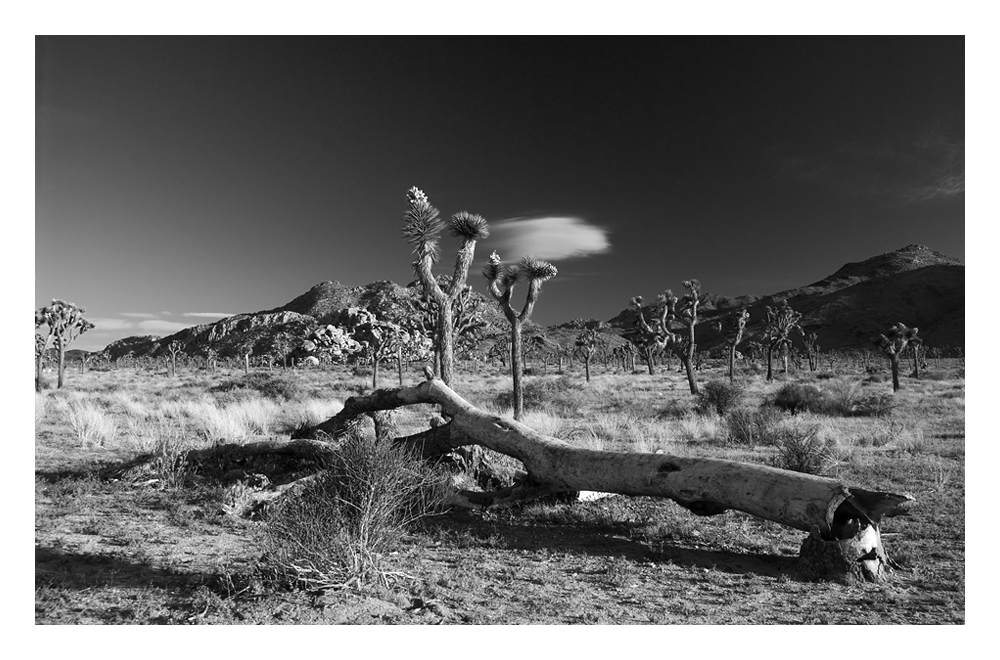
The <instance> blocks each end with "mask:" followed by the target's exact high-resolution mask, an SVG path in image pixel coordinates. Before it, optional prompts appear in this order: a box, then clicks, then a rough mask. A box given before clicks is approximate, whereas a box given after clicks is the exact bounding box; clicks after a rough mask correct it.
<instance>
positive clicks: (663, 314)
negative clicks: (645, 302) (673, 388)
mask: <svg viewBox="0 0 1000 660" xmlns="http://www.w3.org/2000/svg"><path fill="white" fill-rule="evenodd" d="M682 284H683V285H684V288H686V289H687V290H688V292H687V293H685V294H684V297H683V298H677V296H675V295H674V294H673V292H671V291H670V289H667V291H666V292H665V293H663V294H661V295H659V296H657V299H656V307H655V308H654V310H655V311H654V314H655V313H656V312H658V316H654V318H653V324H650V323H649V322H647V321H646V317H645V316H644V315H643V311H642V297H641V296H636V297H635V298H632V307H633V309H635V310H636V313H637V319H636V323H637V324H638V331H639V335H640V336H642V337H643V338H644V341H646V342H647V343H646V345H647V346H649V345H655V346H657V347H658V348H669V349H670V350H671V351H672V352H673V353H674V355H676V356H677V357H678V359H680V361H681V364H682V365H683V367H684V371H685V372H686V373H687V379H688V386H689V387H690V389H691V394H698V382H697V381H696V380H695V378H694V368H693V367H694V355H695V350H696V349H697V344H695V341H694V328H695V326H696V325H697V324H698V306H699V305H701V303H702V299H703V296H702V295H701V282H699V281H698V280H685V281H684V282H682ZM674 326H680V327H678V328H676V329H677V330H678V331H677V332H674ZM647 355H648V353H647ZM650 364H652V363H650Z"/></svg>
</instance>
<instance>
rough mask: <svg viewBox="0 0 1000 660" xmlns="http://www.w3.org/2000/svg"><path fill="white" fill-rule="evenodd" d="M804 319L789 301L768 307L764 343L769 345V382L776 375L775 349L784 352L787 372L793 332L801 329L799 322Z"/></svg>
mask: <svg viewBox="0 0 1000 660" xmlns="http://www.w3.org/2000/svg"><path fill="white" fill-rule="evenodd" d="M801 319H802V314H800V313H798V312H796V311H795V310H793V309H792V308H791V307H790V306H789V305H788V301H787V300H782V301H781V304H780V305H779V306H778V307H777V308H775V309H772V308H771V307H767V320H766V321H765V323H764V343H765V344H766V345H767V380H768V381H771V380H774V375H773V374H772V372H771V359H772V357H773V355H774V349H776V348H777V349H779V350H781V351H784V353H783V355H785V360H786V363H785V364H786V367H785V368H786V370H787V360H788V357H787V352H788V349H789V348H790V347H791V345H792V339H791V337H789V334H791V332H792V330H794V329H795V328H798V327H799V321H800V320H801Z"/></svg>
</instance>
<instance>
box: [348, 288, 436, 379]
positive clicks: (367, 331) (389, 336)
mask: <svg viewBox="0 0 1000 660" xmlns="http://www.w3.org/2000/svg"><path fill="white" fill-rule="evenodd" d="M347 317H348V320H347V325H348V326H349V328H350V330H351V336H352V337H353V339H354V340H355V341H357V342H358V343H359V344H360V345H361V348H362V350H363V351H364V353H365V355H366V356H367V357H369V358H371V361H372V389H375V388H376V387H378V368H379V364H380V363H381V362H382V361H383V360H385V359H388V358H391V357H393V356H395V358H396V365H397V372H398V375H399V381H400V387H402V386H403V382H402V381H403V359H404V353H405V354H406V356H407V357H417V358H422V357H426V356H427V351H428V350H429V348H430V346H429V343H430V342H429V341H428V340H427V338H426V337H424V336H423V335H421V334H420V333H419V332H416V331H414V332H410V331H408V330H407V329H406V328H404V327H403V326H401V325H399V324H398V323H392V322H390V321H385V320H382V319H379V318H378V317H377V316H376V315H375V314H374V313H372V312H371V311H369V310H367V309H358V308H353V307H352V308H350V309H348V310H347Z"/></svg>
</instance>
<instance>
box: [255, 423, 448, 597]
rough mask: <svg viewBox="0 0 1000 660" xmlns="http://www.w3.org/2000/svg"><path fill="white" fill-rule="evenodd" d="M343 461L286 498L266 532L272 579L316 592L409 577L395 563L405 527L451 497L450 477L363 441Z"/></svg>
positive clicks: (345, 448)
mask: <svg viewBox="0 0 1000 660" xmlns="http://www.w3.org/2000/svg"><path fill="white" fill-rule="evenodd" d="M339 458H340V461H339V464H338V465H337V466H335V467H334V468H331V469H330V470H328V471H327V472H324V473H321V474H320V475H318V476H317V477H316V478H315V479H314V480H313V481H312V482H311V483H309V484H308V485H307V486H306V487H305V488H303V489H302V490H301V491H300V492H299V493H297V494H295V495H293V496H291V497H288V498H285V499H284V500H283V501H282V502H281V503H280V504H279V505H278V506H277V507H276V508H275V510H274V511H273V512H272V513H271V514H270V515H269V517H268V519H267V521H266V523H265V525H264V527H263V529H262V534H261V541H262V545H263V548H264V550H265V555H264V559H263V567H264V572H265V574H267V575H269V576H270V577H271V578H273V579H275V580H277V581H279V582H281V583H285V584H288V585H290V586H299V587H305V588H309V589H331V588H347V587H354V588H362V587H369V586H374V585H382V586H389V585H390V584H391V583H392V582H394V581H396V580H397V579H399V578H403V577H406V576H404V575H403V574H401V573H398V572H395V571H393V570H392V568H391V567H390V566H389V565H388V561H389V559H388V558H389V553H390V552H391V551H392V549H393V548H394V547H395V546H396V545H397V544H398V542H399V539H400V537H401V536H402V535H403V533H404V532H405V530H406V529H407V528H409V527H410V526H412V525H413V524H414V523H415V522H417V521H418V520H420V519H421V518H423V517H425V516H426V515H428V514H429V513H431V512H433V511H434V510H435V509H436V508H437V507H438V506H439V505H440V503H441V501H442V500H443V499H444V496H445V492H446V485H447V483H448V481H449V479H448V475H447V474H446V473H444V472H443V471H439V470H434V469H431V468H429V467H427V466H426V464H424V463H423V462H422V461H420V460H419V459H418V458H416V457H415V456H414V455H412V454H410V453H408V452H406V451H404V450H402V449H400V448H398V447H395V446H393V445H392V443H391V442H386V441H379V440H377V439H374V438H370V437H364V436H360V435H359V436H354V437H352V438H351V439H350V440H349V441H347V442H345V443H344V444H343V445H342V446H341V449H340V454H339Z"/></svg>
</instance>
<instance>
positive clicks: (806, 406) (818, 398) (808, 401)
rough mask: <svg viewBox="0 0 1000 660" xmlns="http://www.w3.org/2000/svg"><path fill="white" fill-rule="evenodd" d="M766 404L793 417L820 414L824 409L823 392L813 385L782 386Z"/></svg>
mask: <svg viewBox="0 0 1000 660" xmlns="http://www.w3.org/2000/svg"><path fill="white" fill-rule="evenodd" d="M768 403H769V404H770V405H772V406H774V407H775V408H777V409H779V410H785V411H787V412H790V413H792V414H793V415H795V414H797V413H800V412H822V411H823V408H824V402H823V392H822V391H821V390H820V389H819V388H817V387H815V386H813V385H802V384H800V383H787V384H785V385H782V386H781V389H779V390H778V391H777V392H775V393H774V394H773V395H772V396H771V397H770V398H769V399H768Z"/></svg>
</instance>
